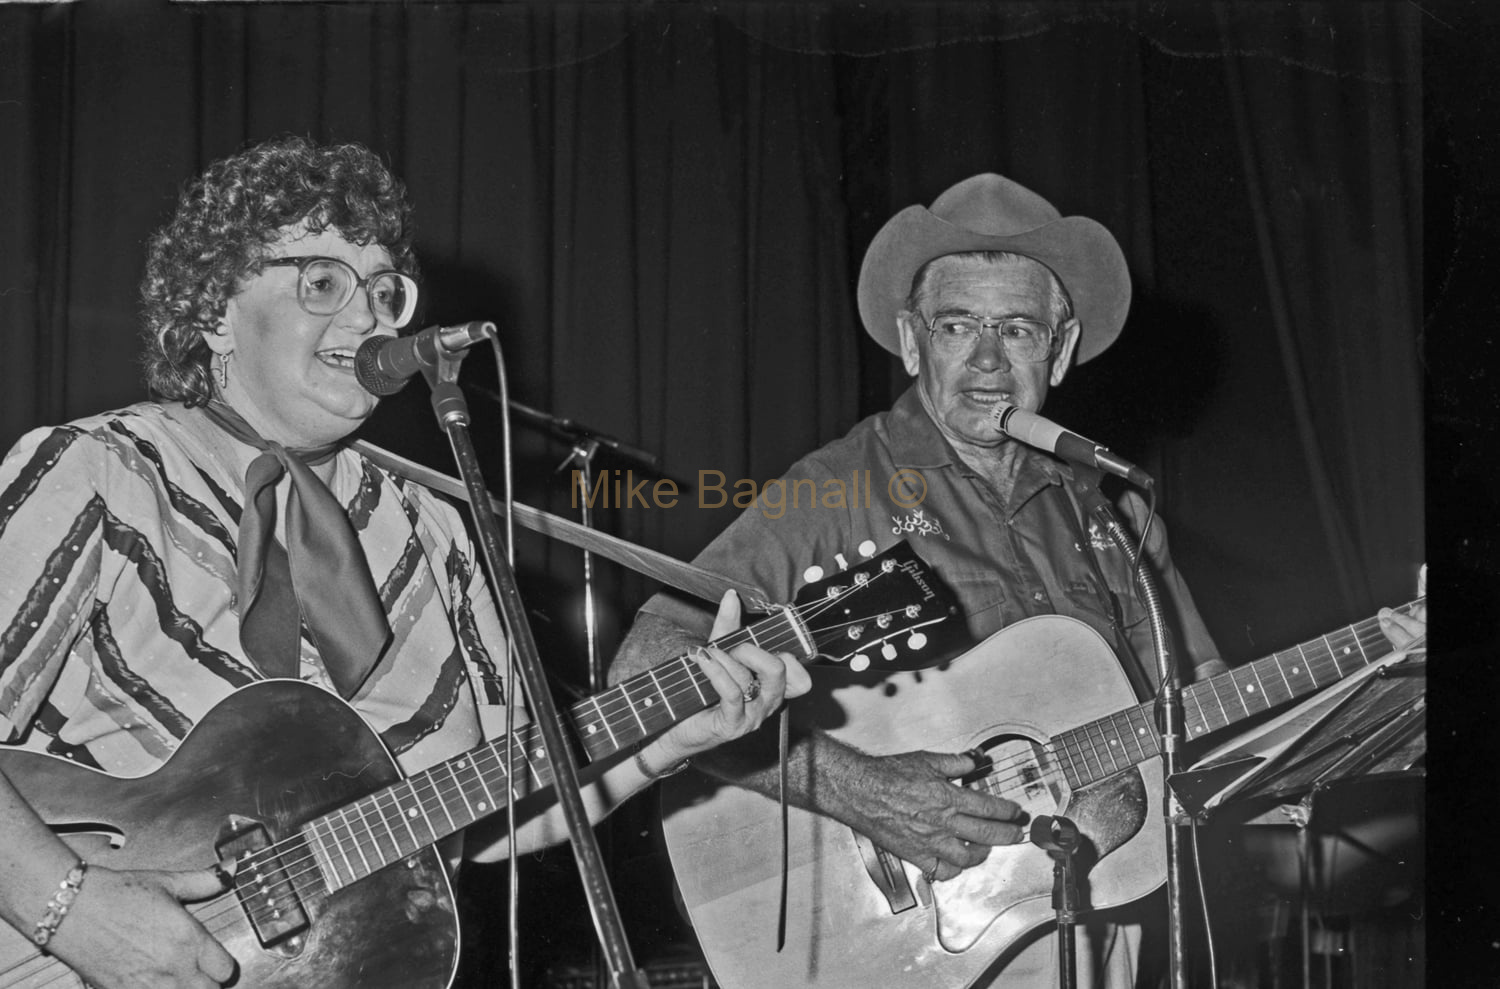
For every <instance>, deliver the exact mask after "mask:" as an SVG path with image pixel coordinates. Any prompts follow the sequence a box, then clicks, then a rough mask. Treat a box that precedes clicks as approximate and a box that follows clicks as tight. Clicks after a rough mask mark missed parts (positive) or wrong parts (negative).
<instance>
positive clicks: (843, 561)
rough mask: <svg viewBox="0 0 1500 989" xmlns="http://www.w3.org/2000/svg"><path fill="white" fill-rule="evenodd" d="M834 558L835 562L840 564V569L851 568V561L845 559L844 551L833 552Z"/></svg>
mask: <svg viewBox="0 0 1500 989" xmlns="http://www.w3.org/2000/svg"><path fill="white" fill-rule="evenodd" d="M833 559H834V562H835V563H837V564H838V565H839V569H840V570H848V569H849V561H848V560H846V559H844V554H843V553H835V554H833Z"/></svg>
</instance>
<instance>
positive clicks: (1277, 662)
mask: <svg viewBox="0 0 1500 989" xmlns="http://www.w3.org/2000/svg"><path fill="white" fill-rule="evenodd" d="M1271 660H1272V662H1271V665H1272V666H1274V667H1276V672H1277V673H1279V674H1281V683H1282V685H1283V686H1285V687H1286V696H1287V699H1288V700H1290V699H1291V698H1293V697H1296V696H1297V692H1296V691H1295V690H1293V689H1292V683H1291V681H1290V680H1288V679H1287V678H1286V668H1285V667H1284V666H1283V665H1282V663H1281V654H1280V653H1276V654H1275V655H1273V656H1271Z"/></svg>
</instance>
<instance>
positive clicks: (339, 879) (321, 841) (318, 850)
mask: <svg viewBox="0 0 1500 989" xmlns="http://www.w3.org/2000/svg"><path fill="white" fill-rule="evenodd" d="M320 822H321V824H322V825H323V828H324V830H325V831H327V837H325V836H324V835H321V834H319V833H318V825H319V823H320ZM310 827H311V829H312V836H313V839H314V840H313V841H312V842H310V843H309V844H310V847H311V848H312V849H313V854H314V855H315V856H316V858H317V860H318V865H319V867H320V868H321V869H322V871H323V876H324V883H325V885H326V886H327V887H328V889H327V891H328V892H329V893H332V892H333V891H334V890H336V889H340V888H342V887H344V886H347V885H349V884H350V883H352V882H354V878H355V877H354V874H353V873H352V872H348V874H347V875H345V874H343V873H341V872H340V870H339V866H338V862H337V861H335V859H334V858H333V855H332V853H331V852H330V850H329V848H328V842H329V841H330V840H331V839H332V838H333V828H332V826H331V825H330V824H329V823H328V819H327V817H319V818H314V819H313V820H312V821H311V822H310ZM345 872H347V870H345Z"/></svg>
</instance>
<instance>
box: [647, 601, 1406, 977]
mask: <svg viewBox="0 0 1500 989" xmlns="http://www.w3.org/2000/svg"><path fill="white" fill-rule="evenodd" d="M1417 603H1418V602H1412V604H1409V605H1407V606H1406V609H1408V610H1409V609H1411V608H1412V607H1414V606H1415V605H1416V604H1417ZM1390 653H1391V649H1390V645H1389V643H1388V642H1387V641H1386V639H1385V636H1384V635H1383V634H1382V633H1381V631H1380V627H1379V624H1378V622H1377V621H1376V620H1375V619H1374V618H1371V619H1368V620H1366V621H1363V622H1360V623H1358V624H1356V625H1352V626H1349V627H1346V628H1343V629H1340V630H1339V631H1337V632H1333V633H1331V634H1329V635H1325V636H1320V637H1319V638H1317V639H1313V640H1311V641H1309V642H1305V643H1303V644H1301V645H1299V646H1296V647H1295V648H1293V649H1289V650H1286V651H1284V652H1279V653H1276V654H1274V655H1272V656H1268V657H1266V658H1264V659H1261V660H1257V661H1256V662H1253V663H1249V664H1246V665H1244V666H1240V667H1237V668H1236V669H1234V670H1232V671H1230V672H1228V673H1224V674H1221V675H1219V676H1216V677H1213V678H1211V679H1209V680H1205V681H1204V682H1202V683H1197V684H1192V685H1190V686H1188V687H1187V688H1185V690H1184V697H1183V704H1184V708H1185V712H1184V713H1185V731H1186V733H1187V737H1188V739H1189V740H1192V739H1197V738H1200V737H1202V736H1205V735H1207V734H1209V733H1210V732H1213V731H1215V730H1217V729H1219V728H1223V727H1225V726H1227V725H1231V724H1234V723H1236V722H1238V721H1241V720H1243V719H1245V718H1248V717H1249V716H1251V715H1254V714H1257V713H1259V712H1262V711H1266V710H1269V709H1270V708H1272V707H1274V706H1277V705H1279V704H1282V703H1283V702H1286V701H1290V700H1292V699H1293V698H1296V697H1300V696H1302V695H1304V694H1308V693H1310V692H1312V691H1315V690H1317V689H1318V688H1320V687H1324V686H1327V685H1329V684H1331V683H1334V682H1335V681H1337V680H1340V679H1342V678H1343V677H1345V676H1347V675H1350V674H1352V673H1354V672H1355V671H1357V670H1360V669H1362V668H1364V667H1365V666H1367V665H1369V664H1370V663H1372V662H1375V661H1377V660H1379V659H1381V658H1382V657H1384V656H1387V655H1389V654H1390ZM811 672H812V674H813V679H814V689H813V691H812V693H810V694H808V695H806V696H804V697H802V698H799V699H798V701H797V703H796V704H795V705H794V706H793V707H792V713H793V717H794V719H796V720H797V721H799V722H801V723H802V725H803V726H804V727H818V728H822V729H823V730H825V731H827V732H829V734H831V735H832V736H834V737H835V738H837V739H839V740H841V741H843V742H845V743H847V744H849V745H852V746H854V747H855V748H857V749H860V750H861V751H864V752H867V753H870V754H874V755H884V754H893V753H899V752H909V751H913V750H929V751H947V752H962V751H968V750H972V749H976V748H977V749H981V750H983V752H985V753H986V754H987V757H988V764H987V765H986V766H985V767H984V768H982V769H981V770H979V771H978V772H976V773H975V774H974V775H973V776H971V777H967V778H965V779H963V780H962V781H960V782H961V784H962V785H965V786H971V787H975V788H978V789H983V790H985V791H987V792H989V793H993V794H996V795H998V796H1001V797H1004V798H1006V799H1009V800H1013V801H1015V802H1016V803H1018V804H1020V805H1021V806H1022V808H1024V809H1025V810H1026V811H1027V812H1028V813H1029V814H1030V815H1031V816H1032V817H1035V816H1037V815H1041V814H1045V815H1066V816H1067V817H1068V819H1069V820H1071V821H1073V822H1074V823H1075V824H1077V825H1078V827H1079V829H1080V831H1081V832H1082V837H1083V840H1084V847H1083V848H1082V849H1080V851H1079V852H1078V855H1079V856H1080V858H1081V864H1086V865H1087V872H1086V882H1087V897H1088V904H1087V905H1088V906H1089V907H1091V908H1096V909H1097V908H1104V907H1111V906H1117V905H1120V904H1124V903H1128V902H1130V901H1132V900H1135V899H1138V898H1139V897H1142V896H1144V895H1146V894H1148V893H1150V892H1152V891H1153V890H1155V889H1156V888H1157V887H1159V886H1161V885H1162V884H1163V883H1164V882H1165V881H1166V862H1165V857H1166V854H1165V844H1166V841H1165V832H1164V828H1165V824H1164V823H1163V815H1162V811H1161V793H1162V772H1161V765H1160V761H1159V760H1158V758H1157V756H1158V755H1159V749H1158V735H1157V729H1156V726H1155V719H1154V715H1153V709H1152V705H1150V704H1139V703H1135V695H1134V693H1133V692H1132V690H1131V689H1130V686H1129V684H1128V682H1127V680H1126V679H1125V675H1124V673H1123V671H1122V670H1121V668H1120V665H1119V663H1118V661H1117V660H1116V658H1115V656H1114V653H1113V652H1112V651H1111V649H1110V647H1109V646H1108V645H1107V644H1106V643H1105V641H1104V640H1103V639H1102V638H1101V637H1100V636H1099V635H1098V633H1096V632H1095V631H1094V630H1093V629H1091V628H1090V627H1089V626H1087V625H1085V624H1083V623H1082V622H1079V621H1075V620H1073V619H1070V618H1063V617H1055V616H1047V617H1038V618H1030V619H1027V620H1025V621H1021V622H1018V623H1016V624H1015V625H1012V626H1010V627H1008V628H1005V629H1003V630H1001V631H1000V632H997V633H995V634H994V635H992V636H990V637H989V638H988V639H986V640H985V641H984V642H982V643H980V644H979V645H978V646H976V647H975V648H973V649H971V650H970V651H969V652H967V653H965V654H963V655H962V656H960V657H958V658H957V659H955V660H953V661H951V662H949V663H945V664H942V665H939V666H937V667H935V668H929V669H923V670H901V671H896V672H890V671H888V670H885V669H867V670H866V671H864V672H862V673H856V672H852V671H850V670H847V669H844V668H837V669H823V668H815V669H813V670H812V671H811ZM662 804H663V809H662V813H663V828H664V833H665V836H666V842H667V848H668V851H669V852H670V854H671V859H672V866H673V870H674V872H675V874H676V876H677V880H678V885H679V887H680V889H681V893H682V899H683V902H684V904H685V905H686V908H687V911H688V914H689V916H690V917H691V919H692V922H693V925H694V928H695V930H696V932H697V935H698V938H699V940H700V942H701V944H702V947H703V949H704V953H705V956H706V958H707V960H708V962H709V966H710V967H711V968H712V970H713V973H714V975H715V977H716V978H717V979H718V982H719V984H720V985H722V986H724V987H726V989H751V987H759V986H776V987H778V989H787V987H797V986H815V987H824V989H826V987H848V989H865V987H868V986H880V985H908V984H912V985H915V984H920V985H933V986H943V987H945V989H961V987H965V986H969V985H972V984H974V983H975V982H976V981H977V980H979V979H980V978H981V977H984V976H987V975H990V974H992V973H993V972H995V971H998V970H999V969H1000V968H1002V967H1003V966H1004V963H1005V962H1006V961H1007V960H1008V956H1009V955H1010V954H1011V953H1012V950H1013V949H1014V948H1016V947H1017V946H1018V944H1019V942H1020V940H1021V938H1022V937H1023V936H1024V935H1025V934H1027V933H1028V932H1030V931H1032V930H1035V929H1036V928H1038V927H1040V926H1042V925H1043V924H1046V923H1047V922H1049V921H1051V920H1053V919H1054V917H1055V912H1054V909H1053V907H1052V903H1051V895H1052V887H1053V874H1052V867H1053V863H1052V860H1051V859H1050V858H1049V857H1048V856H1047V854H1046V852H1044V851H1043V850H1041V849H1040V848H1037V847H1035V846H1033V845H1029V844H1021V845H1013V846H1007V847H996V848H994V849H992V850H991V851H990V853H989V857H988V858H987V859H986V860H985V861H984V862H983V863H981V864H980V865H978V866H976V867H974V868H971V869H966V870H965V871H964V872H962V873H960V874H959V875H958V876H957V877H955V878H953V879H951V880H948V881H939V882H936V883H932V884H929V883H928V882H927V881H926V880H925V879H923V878H922V875H921V871H920V870H919V869H918V868H916V867H915V866H913V865H911V864H909V863H906V862H903V861H901V860H900V859H898V858H896V857H895V856H893V855H891V854H890V853H888V852H886V851H884V850H883V849H880V848H877V847H876V846H875V845H874V844H873V843H871V842H870V841H869V840H868V839H866V838H865V837H864V836H862V835H859V834H857V833H856V832H854V831H853V830H851V829H850V828H849V827H847V826H845V825H843V824H841V823H839V822H838V821H835V820H833V819H832V818H829V817H825V816H822V815H819V814H815V813H811V812H808V811H804V810H800V809H797V808H790V809H789V812H788V821H787V828H788V852H787V857H788V869H789V876H788V883H787V887H788V892H787V904H786V923H785V926H786V930H785V944H784V945H782V946H780V947H778V943H777V939H778V918H779V908H780V896H781V855H780V849H781V838H782V821H781V815H780V812H779V809H778V805H777V803H776V802H775V801H773V800H770V799H768V798H766V797H763V796H761V795H759V794H756V793H752V792H750V791H748V790H745V789H742V788H739V787H734V786H729V785H724V784H719V783H715V782H714V781H712V780H708V779H706V778H704V777H700V776H698V775H697V774H688V775H684V776H679V777H674V778H672V779H670V780H668V781H667V783H666V785H665V786H664V788H663V793H662Z"/></svg>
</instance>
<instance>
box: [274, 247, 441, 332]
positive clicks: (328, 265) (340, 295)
mask: <svg viewBox="0 0 1500 989" xmlns="http://www.w3.org/2000/svg"><path fill="white" fill-rule="evenodd" d="M261 264H262V265H263V266H264V267H267V268H276V267H281V266H284V265H296V266H297V304H298V305H300V306H301V307H302V308H303V310H304V311H306V312H309V313H311V314H312V315H314V316H332V315H334V314H335V313H337V312H340V311H342V310H343V308H344V307H345V306H347V305H348V304H349V303H350V301H351V300H353V298H354V293H355V292H357V291H358V290H359V289H360V287H361V286H363V288H364V290H365V296H366V297H367V298H368V299H369V300H370V311H371V312H373V313H374V314H375V318H376V319H378V320H379V321H380V322H382V323H384V324H385V325H386V326H390V327H393V328H394V329H398V330H399V329H401V327H403V326H405V325H406V324H407V323H409V322H411V318H412V315H413V314H414V313H415V312H416V309H417V283H416V280H415V279H413V278H412V277H411V276H410V275H403V274H402V273H401V272H399V271H396V270H394V269H391V268H386V269H383V270H381V271H373V272H371V273H370V277H368V278H361V277H359V272H357V271H355V270H354V269H353V268H351V267H350V266H349V265H348V264H347V263H345V262H343V261H340V260H339V259H338V258H324V257H295V258H273V259H272V260H270V261H262V262H261Z"/></svg>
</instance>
